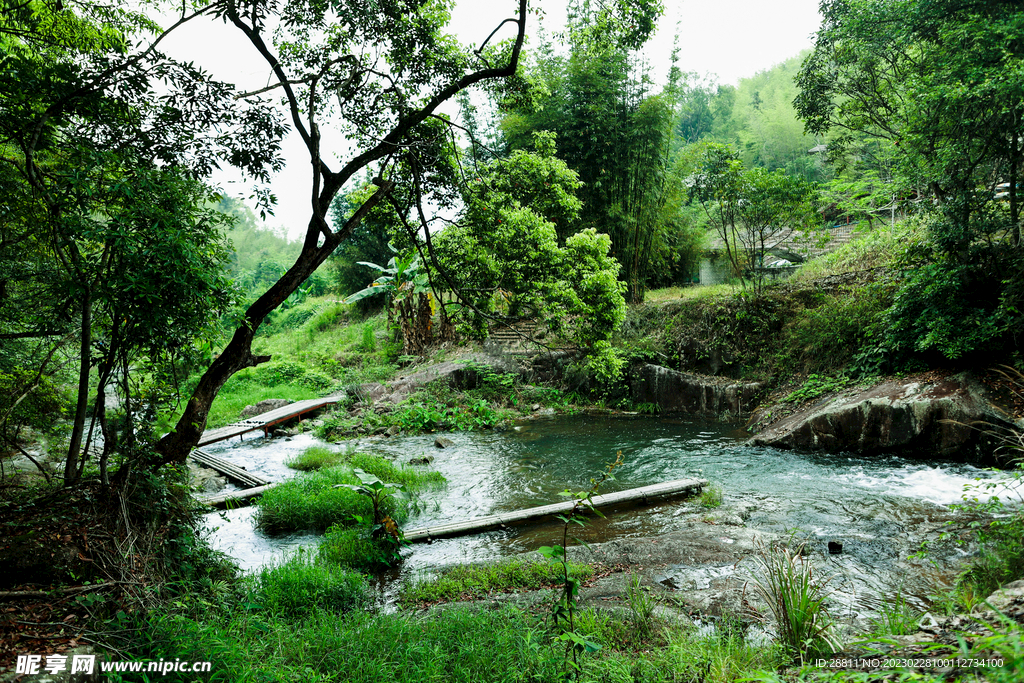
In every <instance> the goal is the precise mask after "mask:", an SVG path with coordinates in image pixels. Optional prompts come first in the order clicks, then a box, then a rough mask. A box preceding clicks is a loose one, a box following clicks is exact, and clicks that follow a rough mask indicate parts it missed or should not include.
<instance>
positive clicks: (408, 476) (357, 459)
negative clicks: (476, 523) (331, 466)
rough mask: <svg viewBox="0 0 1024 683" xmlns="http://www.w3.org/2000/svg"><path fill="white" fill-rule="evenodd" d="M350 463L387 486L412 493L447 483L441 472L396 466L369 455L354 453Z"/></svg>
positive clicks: (383, 459) (388, 461)
mask: <svg viewBox="0 0 1024 683" xmlns="http://www.w3.org/2000/svg"><path fill="white" fill-rule="evenodd" d="M348 462H349V464H351V465H352V467H357V468H359V469H361V470H363V471H364V472H368V473H370V474H372V475H374V476H376V477H377V478H378V479H380V480H381V481H383V482H385V483H387V484H401V485H402V486H404V487H406V489H408V490H410V491H416V490H420V489H424V488H436V487H440V486H444V484H445V483H446V482H447V480H446V479H445V478H444V475H443V474H441V473H440V472H437V471H434V470H424V469H414V468H412V467H404V466H396V465H395V463H393V462H391V461H390V460H387V459H385V458H382V457H380V456H377V455H370V454H368V453H353V454H352V455H351V456H350V457H349V460H348Z"/></svg>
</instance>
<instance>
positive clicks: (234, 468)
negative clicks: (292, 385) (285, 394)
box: [190, 396, 340, 507]
mask: <svg viewBox="0 0 1024 683" xmlns="http://www.w3.org/2000/svg"><path fill="white" fill-rule="evenodd" d="M339 398H340V397H339V396H328V397H326V398H311V399H307V400H305V401H296V402H295V403H289V404H288V405H286V406H282V407H280V408H277V409H276V410H271V411H269V412H266V413H263V414H261V415H256V416H254V417H251V418H249V419H247V420H241V421H239V422H234V423H232V424H229V425H226V426H224V427H217V428H216V429H207V430H206V431H205V432H203V435H202V436H201V437H199V443H198V444H196V446H197V448H196V449H195V450H194V451H192V453H191V454H190V457H191V458H192V459H193V460H195V461H196V462H197V463H199V464H200V465H202V466H203V467H209V468H210V469H213V470H216V471H218V472H220V473H221V474H223V475H224V476H225V477H227V478H228V479H230V480H231V481H233V482H234V483H236V484H238V485H239V486H242V487H245V488H243V489H242V490H241V491H228V492H226V493H215V494H210V495H204V496H196V500H198V501H199V502H200V503H204V504H206V505H213V506H215V507H221V506H224V505H227V504H228V503H229V502H230V501H243V500H247V499H249V498H253V497H255V496H258V495H260V494H261V493H263V492H264V491H266V490H267V489H268V488H270V487H271V486H273V485H274V484H273V483H271V481H270V480H269V479H264V478H263V477H261V476H259V475H256V474H253V473H251V472H249V471H247V470H246V469H245V468H244V467H239V466H238V465H236V464H234V463H232V462H228V461H227V460H224V459H223V458H218V457H217V456H215V455H211V454H209V453H207V452H206V451H201V450H199V448H198V446H206V445H208V444H211V443H217V442H218V441H226V440H227V439H230V438H231V437H234V436H241V435H242V434H247V433H249V432H254V431H257V430H263V434H264V436H266V435H267V434H268V433H269V432H270V429H271V427H273V426H275V425H279V424H281V423H282V422H287V421H288V420H292V419H294V418H296V417H300V416H302V415H305V414H306V413H309V412H311V411H314V410H319V409H320V408H323V407H324V406H329V405H333V404H335V403H337V402H338V399H339Z"/></svg>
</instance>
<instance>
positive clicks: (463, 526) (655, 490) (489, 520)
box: [405, 479, 708, 543]
mask: <svg viewBox="0 0 1024 683" xmlns="http://www.w3.org/2000/svg"><path fill="white" fill-rule="evenodd" d="M707 485H708V481H707V479H677V480H675V481H666V482H664V483H661V484H652V485H650V486H641V487H640V488H636V489H627V490H625V491H617V492H615V493H605V494H603V495H600V496H594V498H593V499H592V500H593V503H594V507H595V508H601V507H607V506H609V505H620V504H623V503H644V504H646V503H650V502H653V501H655V500H658V499H662V498H670V497H677V496H685V495H689V494H693V493H698V492H699V491H700V490H701V489H702V488H704V487H705V486H707ZM574 504H575V503H574V501H571V500H567V501H564V502H561V503H552V504H551V505H542V506H540V507H535V508H527V509H526V510H517V511H515V512H503V513H501V514H497V515H488V516H486V517H477V518H476V519H470V520H466V521H463V522H448V523H443V524H437V525H436V526H431V527H426V528H422V529H412V530H409V531H406V532H405V540H407V541H409V542H410V543H422V542H429V541H431V540H434V539H436V538H450V537H452V536H464V535H467V534H475V533H479V532H481V531H487V530H489V529H497V528H501V527H505V526H508V525H510V524H517V523H520V522H527V521H532V520H540V519H543V518H545V517H552V516H554V515H564V514H565V513H567V512H570V511H571V510H572V507H573V505H574Z"/></svg>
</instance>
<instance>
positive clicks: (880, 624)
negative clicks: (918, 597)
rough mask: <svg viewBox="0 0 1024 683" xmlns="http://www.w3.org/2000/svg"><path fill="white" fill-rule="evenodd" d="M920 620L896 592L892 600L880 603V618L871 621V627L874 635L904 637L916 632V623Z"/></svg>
mask: <svg viewBox="0 0 1024 683" xmlns="http://www.w3.org/2000/svg"><path fill="white" fill-rule="evenodd" d="M920 618H921V613H920V612H919V611H917V610H916V609H914V608H913V607H912V606H911V605H910V603H908V602H907V600H906V598H904V597H903V594H902V593H901V592H900V591H897V592H896V595H895V596H894V597H893V599H892V600H887V601H885V602H883V603H882V606H881V613H880V616H879V618H878V619H873V620H872V621H871V625H872V627H873V628H874V630H875V634H876V635H880V636H905V635H909V634H911V633H915V632H916V631H917V630H918V629H917V622H918V620H920Z"/></svg>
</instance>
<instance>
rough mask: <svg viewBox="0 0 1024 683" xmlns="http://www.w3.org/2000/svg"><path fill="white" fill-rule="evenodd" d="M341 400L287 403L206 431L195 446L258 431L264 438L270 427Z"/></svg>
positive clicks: (329, 398) (333, 398)
mask: <svg viewBox="0 0 1024 683" xmlns="http://www.w3.org/2000/svg"><path fill="white" fill-rule="evenodd" d="M341 398H342V397H341V396H327V397H326V398H310V399H306V400H305V401H296V402H295V403H289V404H288V405H286V406H282V407H280V408H277V409H275V410H271V411H270V412H266V413H263V414H262V415H256V416H255V417H251V418H249V419H247V420H240V421H239V422H232V423H231V424H229V425H225V426H223V427H217V428H216V429H207V430H206V431H205V432H203V435H202V436H201V437H199V443H197V444H196V446H207V445H209V444H211V443H217V442H218V441H225V440H227V439H230V438H232V437H234V436H241V435H242V434H247V433H249V432H254V431H256V430H258V429H261V430H263V435H264V436H266V435H267V434H269V433H270V428H271V427H274V426H276V425H279V424H281V423H282V422H287V421H288V420H292V419H294V418H296V417H301V416H302V415H305V414H306V413H308V412H311V411H314V410H319V409H320V408H323V407H324V406H329V405H334V404H335V403H337V402H338V400H339V399H341Z"/></svg>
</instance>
